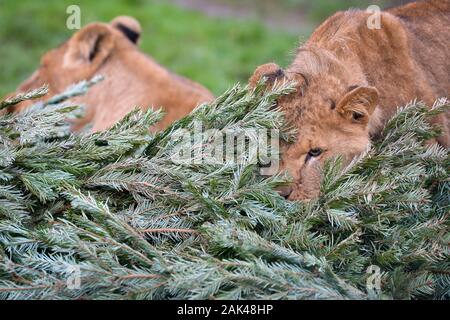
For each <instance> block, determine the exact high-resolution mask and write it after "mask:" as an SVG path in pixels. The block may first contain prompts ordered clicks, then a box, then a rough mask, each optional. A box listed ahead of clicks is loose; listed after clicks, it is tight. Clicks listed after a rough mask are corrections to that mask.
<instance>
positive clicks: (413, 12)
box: [250, 0, 450, 200]
mask: <svg viewBox="0 0 450 320" xmlns="http://www.w3.org/2000/svg"><path fill="white" fill-rule="evenodd" d="M370 15H371V14H370V13H366V12H364V11H359V10H349V11H346V12H338V13H336V14H335V15H333V16H332V17H330V18H329V19H327V20H326V21H325V22H324V23H323V24H322V25H321V26H319V27H318V28H317V30H316V31H315V32H314V33H313V34H312V36H311V37H310V39H309V40H308V41H307V42H306V43H305V44H304V45H302V46H301V47H300V48H299V49H298V52H297V55H296V57H295V59H294V61H293V63H292V64H291V65H290V66H289V67H288V68H287V69H286V70H285V71H282V70H281V69H280V68H279V67H278V66H277V65H276V64H273V63H271V64H267V65H263V66H260V67H259V68H258V69H257V70H256V71H255V74H254V75H253V76H252V78H251V79H250V83H251V84H253V85H254V84H255V83H256V82H257V81H259V79H261V77H266V78H268V79H269V80H273V79H274V78H278V79H279V80H283V79H284V80H286V79H288V80H295V81H296V82H297V84H298V88H297V89H298V90H297V92H295V93H293V94H291V95H289V96H287V97H285V98H282V99H280V101H279V106H280V107H281V108H282V109H283V110H284V111H285V112H286V114H287V118H288V119H289V121H290V122H291V123H292V125H294V126H295V127H296V128H297V130H298V140H297V142H296V143H294V144H292V145H284V146H283V156H282V161H281V162H282V169H283V170H284V169H285V170H287V171H288V172H290V174H291V175H292V177H293V179H294V182H295V183H294V184H292V185H291V186H289V187H288V188H285V189H284V190H282V193H283V194H285V195H286V196H287V197H288V198H289V199H293V200H294V199H306V198H312V197H315V196H317V195H318V192H319V188H320V180H321V179H320V165H321V164H323V162H324V160H325V159H327V158H329V157H331V156H336V155H341V156H343V157H344V158H345V159H346V160H347V161H351V159H353V158H354V157H355V156H357V155H359V154H361V153H362V152H364V150H366V149H367V147H368V146H369V144H370V138H376V137H377V135H378V134H379V133H380V131H381V129H382V128H383V125H384V124H385V123H386V121H388V120H389V119H390V118H391V117H392V116H393V115H394V114H395V112H396V110H397V108H398V107H399V106H403V105H405V104H406V103H408V102H410V101H412V100H414V99H418V100H422V101H424V102H425V103H427V104H428V105H430V106H431V105H433V103H434V101H435V100H436V99H437V98H440V97H448V96H449V93H450V1H449V0H430V1H421V2H416V3H411V4H409V5H405V6H402V7H398V8H394V9H390V10H387V11H384V12H382V14H381V29H369V28H368V27H367V20H368V18H369V16H370ZM433 123H434V124H437V125H439V126H440V127H441V129H442V136H441V137H439V138H438V139H437V142H438V143H439V144H441V145H442V146H445V147H449V146H450V128H449V117H448V114H447V115H441V116H439V117H437V118H435V119H433ZM317 148H320V149H322V150H323V152H322V153H321V154H320V156H317V157H308V159H307V154H308V152H309V151H310V150H312V149H317Z"/></svg>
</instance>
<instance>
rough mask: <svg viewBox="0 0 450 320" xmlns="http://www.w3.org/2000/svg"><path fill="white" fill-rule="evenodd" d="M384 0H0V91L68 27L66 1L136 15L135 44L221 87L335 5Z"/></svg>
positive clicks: (93, 17)
mask: <svg viewBox="0 0 450 320" xmlns="http://www.w3.org/2000/svg"><path fill="white" fill-rule="evenodd" d="M385 2H386V1H373V0H372V1H364V0H314V1H308V0H240V1H239V0H168V1H163V0H117V1H105V0H100V1H88V0H46V1H35V0H0V41H1V46H0V61H1V62H0V97H1V96H3V95H4V94H6V93H8V92H10V91H14V90H15V88H16V87H17V86H18V85H19V83H20V82H21V81H23V80H24V79H25V78H27V77H28V75H29V74H31V73H32V72H33V71H34V70H35V69H36V68H37V66H38V65H39V59H40V56H41V55H42V54H44V53H45V52H47V51H48V50H50V49H51V48H54V47H55V46H57V45H59V44H60V43H61V42H63V41H64V40H65V39H67V38H68V37H70V36H71V35H72V34H73V33H74V31H73V30H68V29H67V28H66V19H67V17H68V15H67V14H66V8H67V6H69V5H72V4H77V5H79V6H80V8H81V20H82V25H85V24H86V23H89V22H93V21H105V22H106V21H110V20H111V19H112V18H114V17H115V16H118V15H131V16H134V17H136V18H137V19H138V20H139V21H140V22H141V24H142V27H143V34H142V38H141V43H140V46H141V49H142V51H144V52H145V53H147V54H149V55H151V56H153V57H154V58H155V59H156V60H157V61H158V62H160V63H161V64H163V65H164V66H166V67H167V68H168V69H170V70H172V71H175V72H177V73H179V74H182V75H184V76H187V77H189V78H191V79H193V80H195V81H198V82H200V83H202V84H203V85H205V86H206V87H208V88H209V89H210V90H212V91H213V92H214V93H215V94H220V93H221V92H223V91H224V90H225V89H227V88H229V87H230V86H231V85H232V84H234V83H236V82H238V81H244V82H245V81H246V80H247V79H248V77H249V76H250V75H251V74H252V72H253V70H254V69H255V67H256V66H258V65H260V64H262V63H265V62H269V61H276V62H277V63H279V64H280V65H287V64H288V62H289V61H290V60H291V59H292V54H293V52H294V50H295V48H296V47H297V45H298V44H299V42H301V41H303V40H306V38H307V36H308V34H309V33H310V32H311V30H313V28H314V27H315V26H316V25H317V24H318V23H319V22H320V21H321V20H323V19H324V18H326V17H327V16H328V15H329V14H331V13H333V12H334V11H336V10H339V9H346V8H349V7H354V6H357V7H360V8H366V7H367V6H368V5H370V4H373V3H376V4H380V5H383V4H385ZM391 2H392V1H391ZM208 6H209V9H210V10H209V11H208V10H206V9H208V8H207V7H208ZM211 6H212V7H211ZM214 6H216V7H214ZM211 8H212V9H211ZM211 10H212V11H211ZM276 17H278V18H276ZM287 17H289V19H288V18H287Z"/></svg>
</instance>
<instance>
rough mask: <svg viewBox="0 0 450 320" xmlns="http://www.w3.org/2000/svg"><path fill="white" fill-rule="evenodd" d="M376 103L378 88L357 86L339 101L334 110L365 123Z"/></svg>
mask: <svg viewBox="0 0 450 320" xmlns="http://www.w3.org/2000/svg"><path fill="white" fill-rule="evenodd" d="M377 105H378V90H377V89H376V88H374V87H357V88H356V89H353V90H351V91H350V92H348V93H347V94H346V95H345V96H344V97H343V98H342V99H341V101H339V103H338V105H337V107H336V110H337V111H338V112H339V113H340V114H341V115H342V116H343V117H345V118H346V119H348V120H350V121H352V122H354V123H361V124H367V123H368V122H369V117H370V116H371V115H372V113H373V112H374V111H375V108H376V106H377Z"/></svg>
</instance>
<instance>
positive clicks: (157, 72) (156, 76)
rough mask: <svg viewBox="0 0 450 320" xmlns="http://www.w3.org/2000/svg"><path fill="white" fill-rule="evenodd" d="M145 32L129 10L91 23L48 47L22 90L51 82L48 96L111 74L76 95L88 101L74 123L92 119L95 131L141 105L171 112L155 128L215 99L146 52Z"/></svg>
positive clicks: (18, 108)
mask: <svg viewBox="0 0 450 320" xmlns="http://www.w3.org/2000/svg"><path fill="white" fill-rule="evenodd" d="M140 34H141V27H140V24H139V22H138V21H136V20H135V19H133V18H131V17H127V16H120V17H117V18H115V19H114V20H113V21H112V22H111V23H92V24H89V25H87V26H85V27H84V28H82V29H81V30H79V31H78V32H77V33H75V34H74V35H73V36H72V37H71V38H70V39H69V40H68V41H66V42H65V43H63V44H62V45H61V46H59V47H58V48H56V49H53V50H51V51H49V52H48V53H46V54H45V55H44V56H43V58H42V60H41V65H40V67H39V68H38V70H36V71H35V72H34V73H33V75H32V76H31V77H30V78H28V79H27V80H26V81H25V82H23V83H22V84H21V85H20V86H19V88H18V89H17V91H18V92H24V91H28V90H31V89H35V88H37V87H39V86H42V85H43V84H48V86H49V93H48V95H47V96H52V95H55V94H57V93H61V92H62V91H63V90H64V89H65V88H66V87H67V86H69V85H71V84H73V83H76V82H78V81H81V80H84V79H89V78H92V77H93V76H94V75H95V74H101V75H103V76H104V77H105V80H103V81H102V82H100V83H99V84H97V85H95V86H94V87H92V88H91V89H90V90H89V92H88V93H87V94H86V95H84V96H82V97H79V98H74V99H72V101H73V102H75V103H82V104H85V105H86V106H87V110H86V115H85V116H84V117H83V118H82V119H80V121H78V122H76V123H75V124H74V126H73V129H74V130H75V131H76V130H79V129H81V128H83V127H84V126H85V125H86V124H92V130H93V131H101V130H105V129H107V128H109V127H110V126H112V125H113V124H114V123H116V122H117V121H119V120H120V119H121V118H123V117H124V116H125V115H126V114H127V113H128V112H130V111H131V110H133V109H134V108H135V107H136V106H139V107H142V108H149V107H154V108H160V107H162V109H163V110H164V112H165V114H166V115H165V116H164V118H163V119H162V120H161V121H160V122H159V123H157V124H156V125H155V127H154V128H152V129H153V130H160V129H163V128H165V127H166V126H168V125H169V124H170V123H171V122H173V121H175V120H177V119H180V118H182V117H184V116H185V115H187V114H188V113H189V112H190V111H191V110H192V109H193V108H195V107H196V106H197V105H198V104H199V103H202V102H208V101H211V100H212V99H213V95H212V94H211V93H210V92H209V91H208V90H207V89H205V88H204V87H203V86H201V85H199V84H197V83H195V82H193V81H191V80H188V79H185V78H183V77H181V76H178V75H176V74H173V73H171V72H169V71H168V70H167V69H165V68H164V67H162V66H161V65H159V64H158V63H156V62H155V61H154V60H153V59H152V58H150V57H149V56H147V55H145V54H143V53H142V52H141V51H140V50H139V48H138V46H137V42H138V40H139V37H140ZM29 105H30V102H23V103H21V104H19V105H17V106H15V107H14V108H12V110H9V111H10V112H11V111H12V112H19V111H21V110H23V109H24V108H27V107H28V106H29Z"/></svg>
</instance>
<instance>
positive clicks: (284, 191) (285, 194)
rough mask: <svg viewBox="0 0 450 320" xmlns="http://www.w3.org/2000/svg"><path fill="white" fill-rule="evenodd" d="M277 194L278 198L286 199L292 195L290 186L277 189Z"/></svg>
mask: <svg viewBox="0 0 450 320" xmlns="http://www.w3.org/2000/svg"><path fill="white" fill-rule="evenodd" d="M277 192H278V194H279V195H280V196H282V197H283V198H285V199H287V198H288V197H289V196H290V195H291V193H292V186H285V187H280V188H278V189H277Z"/></svg>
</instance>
